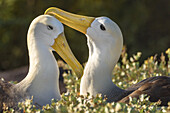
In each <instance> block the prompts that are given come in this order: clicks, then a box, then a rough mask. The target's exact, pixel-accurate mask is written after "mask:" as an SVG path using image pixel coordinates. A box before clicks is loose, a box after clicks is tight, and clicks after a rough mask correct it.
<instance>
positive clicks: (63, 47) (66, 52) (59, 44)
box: [52, 33, 83, 78]
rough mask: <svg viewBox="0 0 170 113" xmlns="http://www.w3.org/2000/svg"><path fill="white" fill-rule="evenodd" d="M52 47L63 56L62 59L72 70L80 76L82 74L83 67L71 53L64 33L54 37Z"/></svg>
mask: <svg viewBox="0 0 170 113" xmlns="http://www.w3.org/2000/svg"><path fill="white" fill-rule="evenodd" d="M52 48H53V49H54V50H55V51H56V52H57V53H58V54H59V55H60V56H61V57H62V58H63V60H64V61H65V62H66V63H67V64H68V65H69V66H70V67H71V68H72V69H73V70H74V72H75V73H76V75H77V76H78V77H79V78H80V77H81V76H82V75H83V67H82V65H81V64H80V63H79V62H78V60H77V59H76V58H75V56H74V55H73V53H72V51H71V49H70V47H69V45H68V43H67V40H66V38H65V35H64V33H61V34H60V35H59V36H58V37H57V38H56V39H55V43H54V44H53V45H52Z"/></svg>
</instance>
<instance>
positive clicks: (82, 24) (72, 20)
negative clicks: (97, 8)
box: [45, 7, 95, 34]
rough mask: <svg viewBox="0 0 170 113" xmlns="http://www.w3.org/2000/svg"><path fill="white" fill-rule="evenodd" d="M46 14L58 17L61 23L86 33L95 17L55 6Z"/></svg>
mask: <svg viewBox="0 0 170 113" xmlns="http://www.w3.org/2000/svg"><path fill="white" fill-rule="evenodd" d="M45 14H49V15H52V16H54V17H56V18H57V19H58V20H59V21H60V22H61V23H63V24H66V25H67V26H69V27H71V28H73V29H76V30H78V31H80V32H82V33H84V34H86V32H87V28H88V27H90V26H91V23H92V22H93V21H94V19H95V18H94V17H87V16H82V15H76V14H72V13H69V12H66V11H63V10H61V9H59V8H55V7H51V8H48V9H47V10H46V11H45Z"/></svg>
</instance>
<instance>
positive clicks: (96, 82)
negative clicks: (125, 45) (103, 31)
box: [80, 39, 123, 98]
mask: <svg viewBox="0 0 170 113" xmlns="http://www.w3.org/2000/svg"><path fill="white" fill-rule="evenodd" d="M87 42H88V48H89V58H88V62H87V64H86V67H85V70H84V75H83V77H82V79H81V86H80V94H82V95H85V94H87V92H89V93H90V94H91V95H96V94H98V93H101V94H103V95H106V96H107V97H109V96H110V93H112V96H111V97H110V98H113V97H115V96H117V95H118V94H120V93H122V92H123V90H122V89H120V88H119V87H117V86H116V85H115V84H114V83H113V82H112V78H111V75H112V71H113V68H114V66H115V65H116V63H117V61H118V59H119V56H120V53H121V48H122V47H121V45H118V48H115V47H116V46H115V47H111V46H113V44H111V45H109V44H107V45H105V46H103V44H101V43H96V42H95V43H94V42H93V41H92V40H90V39H88V41H87ZM116 45H117V44H116Z"/></svg>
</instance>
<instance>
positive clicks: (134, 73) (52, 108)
mask: <svg viewBox="0 0 170 113" xmlns="http://www.w3.org/2000/svg"><path fill="white" fill-rule="evenodd" d="M141 54H142V53H140V52H138V53H137V54H135V55H133V56H132V57H130V58H128V55H127V53H126V50H125V49H123V52H122V54H121V60H120V62H119V63H117V65H116V66H115V68H114V70H113V75H114V76H113V82H114V83H115V84H116V85H117V86H119V87H121V88H123V89H125V88H127V87H129V86H130V85H132V84H135V83H137V82H139V81H141V80H143V79H145V78H148V77H153V76H162V75H164V76H169V75H170V48H169V49H168V50H167V51H166V52H165V53H162V54H161V56H160V57H159V58H158V57H157V55H155V56H151V57H149V58H148V59H147V60H145V61H144V62H143V64H140V63H139V59H140V57H141ZM166 59H167V60H166ZM67 67H68V66H67ZM68 68H69V67H68ZM64 82H65V83H66V84H67V93H63V94H62V95H61V96H62V99H61V100H60V101H56V100H55V99H52V100H51V104H50V105H46V106H43V107H42V108H39V109H37V108H36V106H35V105H33V104H32V103H33V99H31V100H25V101H24V102H21V103H18V107H19V111H20V112H26V113H31V112H38V113H39V112H45V113H46V112H47V113H51V112H58V113H72V112H76V113H84V112H87V113H93V112H96V113H100V112H101V113H104V112H105V113H107V112H120V113H124V112H128V113H144V112H147V113H163V112H170V103H169V106H168V107H164V106H163V107H160V106H159V104H160V101H158V102H156V103H152V102H150V101H149V100H148V99H149V97H147V96H146V95H141V96H140V98H139V99H136V98H133V99H132V98H131V99H130V102H129V104H125V103H115V102H113V103H106V99H102V96H101V95H100V94H98V95H97V96H96V97H92V98H91V97H90V96H89V95H87V96H81V95H79V89H80V80H79V79H78V78H77V77H76V76H75V74H74V73H73V74H71V73H68V74H64ZM4 112H14V110H13V109H12V108H8V107H6V108H5V107H4Z"/></svg>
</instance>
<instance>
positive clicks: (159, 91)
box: [45, 8, 170, 105]
mask: <svg viewBox="0 0 170 113" xmlns="http://www.w3.org/2000/svg"><path fill="white" fill-rule="evenodd" d="M45 13H46V14H50V15H54V16H55V17H56V18H57V19H59V21H61V22H62V23H64V24H66V25H68V26H70V27H72V28H73V29H76V30H78V31H80V32H82V33H84V34H85V35H86V36H87V45H88V48H89V58H88V61H87V64H86V66H85V69H84V74H83V77H82V79H81V84H80V94H81V95H86V94H87V92H88V93H90V95H94V96H95V95H96V94H98V93H101V94H102V95H103V96H104V95H106V97H107V98H108V99H107V101H108V102H113V101H114V102H118V101H119V102H128V100H129V96H131V97H139V95H141V94H148V95H149V96H150V100H151V101H158V100H159V99H160V100H161V101H162V103H161V104H162V105H167V103H168V101H170V77H166V76H160V77H151V78H148V79H145V80H143V81H141V82H139V83H138V84H135V85H133V86H132V87H130V88H128V89H127V90H123V89H121V88H119V87H117V86H116V85H115V84H114V83H113V82H112V79H111V75H112V70H113V68H114V66H115V65H116V63H117V61H118V59H119V57H120V54H121V51H122V46H123V36H122V33H121V30H120V28H119V27H118V25H117V24H116V23H115V22H113V21H112V20H111V19H109V18H107V17H98V18H94V17H87V16H81V15H76V14H72V13H68V12H66V11H63V10H61V9H58V8H49V9H47V10H46V12H45Z"/></svg>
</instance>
